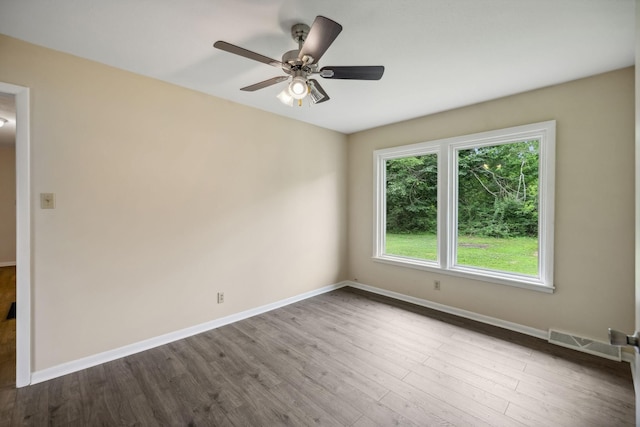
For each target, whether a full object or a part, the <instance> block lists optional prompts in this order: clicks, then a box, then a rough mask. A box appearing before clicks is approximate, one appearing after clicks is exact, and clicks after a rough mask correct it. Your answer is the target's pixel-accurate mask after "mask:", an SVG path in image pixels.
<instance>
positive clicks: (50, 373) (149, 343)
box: [31, 282, 347, 384]
mask: <svg viewBox="0 0 640 427" xmlns="http://www.w3.org/2000/svg"><path fill="white" fill-rule="evenodd" d="M344 286H347V283H346V282H341V283H336V284H335V285H329V286H325V287H322V288H319V289H316V290H313V291H309V292H305V293H304V294H300V295H296V296H293V297H290V298H286V299H283V300H280V301H276V302H273V303H271V304H266V305H263V306H260V307H256V308H252V309H250V310H246V311H242V312H240V313H236V314H232V315H230V316H226V317H222V318H220V319H216V320H212V321H210V322H206V323H202V324H200V325H195V326H191V327H189V328H185V329H181V330H179V331H175V332H171V333H168V334H164V335H160V336H157V337H154V338H150V339H147V340H144V341H140V342H137V343H134V344H130V345H126V346H124V347H120V348H116V349H113V350H109V351H105V352H103V353H98V354H94V355H92V356H88V357H83V358H82V359H77V360H73V361H71V362H67V363H63V364H61V365H57V366H53V367H51V368H47V369H43V370H41V371H35V372H33V373H32V374H31V384H38V383H41V382H44V381H48V380H51V379H53V378H57V377H61V376H63V375H67V374H70V373H73V372H77V371H80V370H82V369H87V368H91V367H93V366H96V365H100V364H102V363H107V362H111V361H113V360H116V359H120V358H122V357H125V356H129V355H132V354H135V353H139V352H141V351H145V350H150V349H152V348H154V347H158V346H161V345H164V344H169V343H171V342H174V341H178V340H181V339H183V338H187V337H190V336H192V335H196V334H199V333H202V332H206V331H210V330H212V329H216V328H219V327H221V326H224V325H228V324H230V323H233V322H237V321H239V320H243V319H247V318H249V317H253V316H257V315H259V314H262V313H266V312H267V311H271V310H275V309H276V308H280V307H284V306H286V305H289V304H293V303H295V302H298V301H302V300H304V299H307V298H311V297H314V296H316V295H320V294H324V293H326V292H331V291H333V290H336V289H339V288H342V287H344Z"/></svg>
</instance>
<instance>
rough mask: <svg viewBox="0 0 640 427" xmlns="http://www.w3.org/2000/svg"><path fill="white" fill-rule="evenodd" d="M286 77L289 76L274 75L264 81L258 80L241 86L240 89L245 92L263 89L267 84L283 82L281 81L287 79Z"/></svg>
mask: <svg viewBox="0 0 640 427" xmlns="http://www.w3.org/2000/svg"><path fill="white" fill-rule="evenodd" d="M288 78H289V76H278V77H274V78H272V79H269V80H265V81H263V82H260V83H256V84H253V85H251V86H246V87H243V88H241V89H240V90H244V91H245V92H253V91H256V90H258V89H264V88H265V87H269V86H271V85H274V84H276V83H280V82H283V81H285V80H287V79H288Z"/></svg>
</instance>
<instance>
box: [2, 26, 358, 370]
mask: <svg viewBox="0 0 640 427" xmlns="http://www.w3.org/2000/svg"><path fill="white" fill-rule="evenodd" d="M0 54H1V55H2V57H3V58H11V61H4V62H3V65H2V67H1V68H0V81H3V82H7V83H12V84H16V85H21V86H26V87H29V88H30V89H31V123H32V126H31V147H32V149H31V159H32V164H31V167H32V170H31V179H32V191H33V195H32V196H33V197H32V203H33V204H34V205H33V206H34V209H33V275H32V277H33V294H32V295H33V298H34V301H33V308H34V323H33V330H34V336H33V349H34V356H33V360H34V366H33V369H34V370H42V369H45V368H48V367H52V366H55V365H58V364H61V363H63V362H68V361H72V360H75V359H78V358H81V357H85V356H89V355H93V354H96V353H99V352H103V351H106V350H110V349H114V348H117V347H120V346H123V345H127V344H131V343H135V342H138V341H141V340H144V339H147V338H152V337H155V336H158V335H160V334H164V333H168V332H172V331H176V330H179V329H182V328H186V327H189V326H193V325H197V324H200V323H203V322H207V321H210V320H213V319H216V318H220V317H223V316H226V315H230V314H233V313H237V312H240V311H243V310H247V309H251V308H255V307H258V306H260V305H263V304H267V303H271V302H274V301H278V300H281V299H284V298H286V297H291V296H295V295H299V294H301V293H304V292H307V291H311V290H314V289H318V288H320V287H322V286H326V285H329V284H333V283H336V282H339V281H341V280H343V279H345V278H346V211H347V209H346V154H347V152H346V150H347V147H346V137H345V136H344V135H342V134H339V133H336V132H332V131H328V130H324V129H321V128H317V127H313V126H310V125H307V124H303V123H300V122H296V121H293V120H289V119H285V118H282V117H279V116H275V115H272V114H268V113H265V112H261V111H258V110H255V109H251V108H247V107H244V106H240V105H238V104H234V103H231V102H228V101H224V100H221V99H217V98H214V97H211V96H207V95H204V94H202V93H197V92H194V91H190V90H187V89H183V88H180V87H177V86H173V85H169V84H166V83H163V82H160V81H156V80H152V79H149V78H145V77H141V76H138V75H135V74H132V73H128V72H124V71H121V70H117V69H114V68H110V67H107V66H104V65H101V64H97V63H95V62H91V61H87V60H83V59H79V58H76V57H73V56H69V55H66V54H62V53H59V52H56V51H52V50H48V49H44V48H41V47H37V46H34V45H31V44H27V43H23V42H20V41H17V40H15V39H11V38H7V37H4V36H0ZM274 102H275V101H274ZM295 135H303V136H304V138H295V137H294V136H295ZM41 192H52V193H55V194H56V209H54V210H41V209H39V207H38V206H37V205H36V202H37V201H38V200H39V199H38V194H39V193H41ZM218 291H224V292H225V299H226V301H225V303H224V304H222V305H218V304H216V293H217V292H218Z"/></svg>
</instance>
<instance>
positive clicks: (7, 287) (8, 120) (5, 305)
mask: <svg viewBox="0 0 640 427" xmlns="http://www.w3.org/2000/svg"><path fill="white" fill-rule="evenodd" d="M15 383H16V106H15V95H12V94H7V93H0V387H3V388H4V387H8V386H13V385H15Z"/></svg>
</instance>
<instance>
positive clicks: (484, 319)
mask: <svg viewBox="0 0 640 427" xmlns="http://www.w3.org/2000/svg"><path fill="white" fill-rule="evenodd" d="M346 284H347V286H351V287H352V288H357V289H362V290H363V291H367V292H371V293H374V294H378V295H383V296H386V297H389V298H393V299H397V300H400V301H405V302H408V303H411V304H415V305H419V306H422V307H427V308H432V309H434V310H438V311H442V312H445V313H449V314H453V315H455V316H459V317H464V318H465V319H471V320H476V321H478V322H481V323H486V324H489V325H493V326H498V327H500V328H504V329H509V330H510V331H515V332H520V333H521V334H525V335H530V336H532V337H536V338H541V339H543V340H546V339H547V337H548V332H547V331H544V330H542V329H535V328H531V327H529V326H524V325H520V324H518V323H513V322H507V321H506V320H501V319H496V318H495V317H490V316H485V315H482V314H478V313H474V312H472V311H467V310H462V309H460V308H456V307H451V306H448V305H444V304H439V303H437V302H433V301H429V300H426V299H422V298H417V297H412V296H409V295H404V294H401V293H398V292H393V291H388V290H386V289H381V288H376V287H374V286H369V285H364V284H362V283H358V282H351V281H347V282H346Z"/></svg>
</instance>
